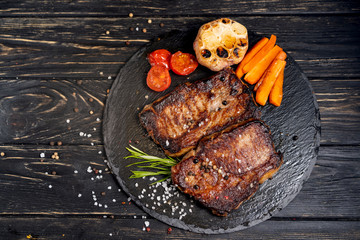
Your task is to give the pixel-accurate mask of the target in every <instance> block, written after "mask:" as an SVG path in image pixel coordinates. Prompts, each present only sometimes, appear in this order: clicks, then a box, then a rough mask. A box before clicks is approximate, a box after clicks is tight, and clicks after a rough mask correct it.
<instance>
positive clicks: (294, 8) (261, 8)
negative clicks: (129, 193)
mask: <svg viewBox="0 0 360 240" xmlns="http://www.w3.org/2000/svg"><path fill="white" fill-rule="evenodd" d="M219 9H221V10H222V11H221V13H222V14H223V15H234V14H241V15H255V14H257V15H260V14H294V13H296V14H306V13H308V14H309V13H323V14H324V13H328V14H329V13H339V12H344V13H357V12H359V11H360V10H359V4H358V3H357V2H356V1H344V0H343V1H331V0H321V1H296V0H291V1H286V2H285V1H281V0H272V1H244V0H240V1H236V4H234V3H233V2H231V1H210V2H209V1H206V0H197V1H191V2H188V1H186V0H180V1H175V2H167V1H159V0H156V1H136V2H134V1H131V0H125V1H124V0H123V1H115V2H113V1H100V2H99V1H94V0H85V1H72V0H67V1H65V2H64V1H61V0H55V1H51V2H48V1H45V0H41V1H34V0H26V1H21V2H20V1H11V0H9V1H5V2H3V3H2V8H1V10H0V13H1V15H2V16H9V15H10V16H14V15H15V16H16V15H35V14H37V15H39V14H40V15H49V14H51V15H54V14H56V15H80V14H81V15H90V16H94V15H95V16H108V15H110V16H127V15H128V14H129V13H130V12H133V13H134V16H149V17H152V16H154V15H160V14H162V15H186V16H188V15H194V16H197V15H218V14H219V11H218V10H219ZM1 15H0V16H1Z"/></svg>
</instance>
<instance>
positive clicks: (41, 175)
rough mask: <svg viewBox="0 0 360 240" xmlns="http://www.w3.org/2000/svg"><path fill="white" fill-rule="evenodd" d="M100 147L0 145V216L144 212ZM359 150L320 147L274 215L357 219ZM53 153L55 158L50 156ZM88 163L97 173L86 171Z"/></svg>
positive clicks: (131, 214)
mask: <svg viewBox="0 0 360 240" xmlns="http://www.w3.org/2000/svg"><path fill="white" fill-rule="evenodd" d="M99 151H103V150H102V146H60V147H59V146H54V147H52V146H40V145H39V146H31V145H23V146H22V145H19V146H0V152H4V153H5V156H4V157H0V206H2V208H1V209H0V216H4V215H5V216H8V215H24V214H26V215H34V214H35V215H49V214H51V215H59V216H62V215H64V214H65V215H89V214H97V215H100V216H101V215H103V214H108V215H111V214H112V215H117V216H133V215H137V216H143V215H146V214H144V212H143V211H142V210H140V209H139V208H138V207H136V206H134V204H129V200H128V198H127V196H126V195H125V194H124V193H123V192H118V185H117V183H116V181H115V179H114V178H113V176H112V175H111V174H109V172H108V171H107V170H106V168H107V166H106V164H105V163H104V159H105V156H104V154H103V152H101V153H100V154H99ZM359 151H360V147H359V146H357V147H321V148H320V152H319V157H318V161H317V164H316V166H315V168H314V170H313V172H312V174H311V176H310V179H309V180H308V181H307V182H306V183H305V185H304V187H303V189H302V191H301V192H300V193H299V195H298V196H297V197H296V198H295V200H294V201H293V202H291V203H290V204H289V205H288V206H287V207H286V208H285V209H284V210H283V211H281V212H280V213H279V214H278V215H276V217H290V218H293V217H294V218H314V217H316V218H359V217H360V181H358V180H359V178H360V161H359V160H360V159H359V154H358V153H359ZM55 152H57V153H58V156H59V160H56V159H52V158H51V156H52V155H53V154H54V153H55ZM41 153H44V154H45V157H44V158H41V157H40V155H41ZM89 166H90V170H91V169H92V168H96V169H97V170H101V172H98V173H95V172H94V171H91V172H88V168H89ZM53 171H55V172H56V174H55V175H54V174H53ZM75 171H77V173H76V172H75ZM99 176H102V178H100V177H99ZM50 186H51V188H50ZM109 187H111V189H108V188H109ZM92 192H94V193H92ZM102 192H105V195H102V194H101V193H102ZM79 194H81V195H80V197H79ZM94 196H95V198H96V200H95V199H94ZM113 199H115V201H116V202H114V201H113ZM95 202H97V203H98V204H102V206H101V207H100V206H99V205H97V206H96V205H94V204H95ZM123 202H124V203H123ZM105 205H107V207H105ZM15 206H16V207H15Z"/></svg>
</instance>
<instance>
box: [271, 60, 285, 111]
mask: <svg viewBox="0 0 360 240" xmlns="http://www.w3.org/2000/svg"><path fill="white" fill-rule="evenodd" d="M284 69H285V65H284V67H283V68H282V70H281V72H280V74H279V76H278V77H277V78H276V81H275V83H274V86H273V88H272V89H271V91H270V95H269V102H270V103H271V104H273V105H275V106H277V107H279V106H280V104H281V101H282V97H283V84H284Z"/></svg>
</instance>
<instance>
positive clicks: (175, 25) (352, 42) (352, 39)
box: [0, 15, 360, 79]
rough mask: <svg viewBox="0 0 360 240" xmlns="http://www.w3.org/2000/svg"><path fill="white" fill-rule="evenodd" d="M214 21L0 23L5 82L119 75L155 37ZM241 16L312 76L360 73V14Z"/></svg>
mask: <svg viewBox="0 0 360 240" xmlns="http://www.w3.org/2000/svg"><path fill="white" fill-rule="evenodd" d="M213 19H214V18H213V17H175V18H159V17H157V18H153V19H152V23H151V24H148V23H147V19H146V18H105V17H104V18H91V17H88V18H72V17H70V18H61V17H59V18H56V19H54V18H26V17H25V18H0V49H1V52H2V54H1V56H0V63H1V65H0V77H71V78H76V77H91V78H95V77H96V78H99V79H106V78H107V77H108V76H113V77H114V76H116V75H117V73H118V71H119V69H120V68H121V67H122V66H123V64H124V63H125V62H126V61H127V60H128V59H129V58H130V56H132V55H133V54H134V53H135V51H136V50H137V49H138V48H139V47H140V46H142V45H144V44H146V43H148V42H149V41H150V40H152V39H155V38H157V37H158V36H161V35H163V34H166V33H168V32H170V31H171V30H176V29H178V30H184V31H186V30H189V29H196V28H198V27H200V26H201V25H202V24H204V23H206V22H208V21H210V20H213ZM234 19H235V20H238V21H239V22H241V23H243V24H244V25H245V26H247V28H248V29H249V30H252V31H255V32H256V33H258V34H260V35H266V36H269V35H270V34H276V35H277V37H278V43H279V45H280V46H281V47H283V48H284V49H285V50H286V51H288V52H289V54H291V56H292V57H293V58H294V59H295V60H296V61H297V62H298V63H299V65H300V67H301V68H302V69H303V70H304V72H305V73H306V75H307V76H308V77H314V78H316V77H359V76H360V68H359V67H358V66H359V62H360V58H359V56H360V47H359V44H358V42H359V41H360V34H358V29H359V27H360V21H359V20H360V16H342V15H340V16H332V17H329V16H316V15H315V16H301V15H300V16H261V17H255V16H247V17H234ZM160 23H163V24H164V27H160V26H159V24H160ZM344 24H346V26H347V27H346V28H344V27H343V26H344ZM314 26H316V27H314ZM131 27H133V28H134V31H131V30H129V28H131ZM137 27H138V28H139V31H136V28H137ZM144 28H146V29H147V32H146V33H143V32H142V29H144ZM127 41H128V42H129V43H130V45H126V42H127Z"/></svg>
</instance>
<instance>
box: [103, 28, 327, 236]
mask: <svg viewBox="0 0 360 240" xmlns="http://www.w3.org/2000/svg"><path fill="white" fill-rule="evenodd" d="M195 36H196V31H189V32H179V31H175V32H170V33H169V34H167V35H166V36H164V37H161V38H158V39H156V40H155V41H153V42H151V43H149V44H147V45H146V46H144V47H142V48H141V49H140V50H138V51H137V52H136V53H135V54H134V55H133V56H132V57H131V58H130V60H129V61H128V62H127V63H126V64H125V66H124V67H123V68H122V69H121V70H120V73H119V74H118V76H117V77H116V79H115V81H114V83H113V85H112V87H111V91H110V95H109V98H108V100H107V102H106V108H105V112H104V125H103V134H104V142H105V150H106V155H107V157H108V161H109V165H110V167H111V169H112V171H113V173H114V174H115V176H116V178H117V180H118V182H119V184H120V185H121V187H122V188H123V190H124V191H125V192H126V193H127V194H128V195H129V196H130V197H131V198H132V200H133V201H134V202H135V203H136V204H137V205H138V206H140V207H141V208H142V209H143V210H144V211H145V212H147V213H148V214H150V215H151V216H153V217H154V218H156V219H158V220H160V221H163V222H165V223H167V224H169V225H171V226H174V227H178V228H182V229H185V230H189V231H193V232H198V233H207V234H218V233H229V232H234V231H238V230H242V229H245V228H248V227H251V226H254V225H255V224H258V223H260V222H262V221H265V220H266V219H268V218H270V217H271V216H273V215H274V214H275V213H277V212H278V211H279V210H281V209H282V208H284V207H285V206H286V205H287V204H288V203H289V202H290V201H291V200H292V199H294V198H295V196H296V195H297V194H298V193H299V191H300V189H301V187H302V185H303V183H304V181H306V180H307V178H308V177H309V175H310V173H311V170H312V168H313V166H314V164H315V161H316V158H317V153H318V148H319V143H320V114H319V108H318V105H317V102H316V99H315V96H314V93H313V90H312V88H311V85H310V83H309V81H308V79H307V78H306V76H305V75H304V73H303V72H302V71H301V69H300V68H299V66H298V65H297V64H296V62H295V61H294V60H293V58H291V56H289V55H288V58H287V65H286V68H285V80H284V97H283V102H282V104H281V106H280V107H274V106H272V105H270V104H267V105H266V106H265V107H261V108H260V109H261V112H262V120H264V121H265V123H266V124H267V125H269V126H270V129H271V131H272V137H273V140H274V144H275V146H276V149H277V150H278V151H280V152H282V153H283V159H284V163H283V165H282V166H281V168H280V170H279V171H278V172H277V173H276V175H275V176H274V177H273V178H272V179H271V180H268V181H266V182H265V183H264V184H262V185H261V186H260V188H259V190H258V191H257V192H256V194H254V195H253V196H252V197H251V198H250V199H249V200H248V201H246V202H244V203H243V204H242V205H241V206H240V207H239V208H238V209H237V210H234V211H233V212H231V213H230V214H229V215H228V216H227V217H218V216H215V215H213V214H212V213H211V212H210V211H209V210H208V209H206V208H204V207H203V206H201V205H200V204H198V203H197V202H196V201H194V200H192V199H191V198H190V197H189V196H187V195H186V194H184V193H181V192H180V191H179V190H177V189H176V188H175V187H172V188H168V187H167V186H170V185H171V183H170V182H168V183H164V185H165V187H164V185H160V186H156V185H150V184H151V183H152V182H154V180H152V181H151V180H150V178H149V177H147V178H145V179H142V178H140V179H130V178H129V177H130V175H131V172H130V170H136V167H135V166H131V167H126V166H127V165H129V164H130V163H132V162H134V161H138V160H137V159H124V158H123V157H125V156H128V155H129V153H128V152H127V150H126V149H125V148H126V147H128V146H129V144H132V145H134V146H135V147H137V148H139V149H141V150H142V151H144V152H146V153H148V154H150V155H155V156H162V157H163V156H164V153H163V151H162V150H161V149H160V147H158V146H157V145H156V144H155V143H154V142H153V141H152V140H151V139H150V138H149V137H148V136H147V134H146V131H145V130H144V129H143V128H142V126H141V125H140V122H139V118H138V113H139V112H140V111H141V109H142V108H143V107H144V106H145V105H146V104H149V103H151V102H153V101H154V100H156V99H157V98H159V97H161V96H163V95H165V94H167V93H168V92H170V91H171V90H173V89H174V88H175V86H177V85H178V84H180V83H183V82H185V81H190V82H191V81H194V80H197V79H200V78H203V77H208V76H211V75H212V74H213V72H211V71H210V70H208V69H206V68H205V67H202V66H199V67H198V68H197V69H196V71H195V72H193V73H192V74H190V75H189V76H186V77H184V76H177V75H175V74H173V73H171V78H172V83H171V86H170V88H169V89H167V90H165V91H164V92H161V93H157V92H154V91H152V90H150V89H149V88H148V87H147V86H146V74H147V72H148V71H149V69H150V65H149V63H148V62H147V58H146V57H147V54H149V53H150V52H152V51H154V50H156V49H162V48H164V49H168V50H169V51H170V52H172V53H174V52H176V51H179V50H180V51H183V52H190V53H194V52H193V49H192V43H193V41H194V39H195ZM260 38H261V36H259V35H257V34H254V33H251V32H250V33H249V44H250V47H251V46H252V45H254V43H256V42H257V41H258V40H260ZM157 179H158V180H159V179H160V178H157ZM164 191H165V192H166V193H164ZM167 192H170V193H167ZM139 196H140V198H139ZM165 196H168V198H165Z"/></svg>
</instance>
